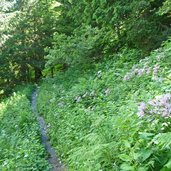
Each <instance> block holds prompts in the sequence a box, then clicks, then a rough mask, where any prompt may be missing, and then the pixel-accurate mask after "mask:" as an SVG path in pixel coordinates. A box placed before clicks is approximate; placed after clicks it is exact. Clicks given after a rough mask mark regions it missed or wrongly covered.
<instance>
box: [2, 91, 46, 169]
mask: <svg viewBox="0 0 171 171" xmlns="http://www.w3.org/2000/svg"><path fill="white" fill-rule="evenodd" d="M28 90H29V89H26V90H25V91H22V92H20V93H19V92H18V93H14V94H13V95H12V96H11V98H9V99H8V100H5V101H4V102H1V103H0V133H1V134H0V170H3V171H6V170H17V171H20V170H21V171H25V170H35V171H37V170H40V171H42V170H48V163H47V161H46V160H45V157H46V154H45V150H44V148H43V146H42V145H41V142H40V135H39V127H38V124H37V121H36V118H35V116H34V115H33V113H32V111H31V105H30V102H29V101H28V99H27V97H26V95H25V94H28V93H27V92H29V91H28Z"/></svg>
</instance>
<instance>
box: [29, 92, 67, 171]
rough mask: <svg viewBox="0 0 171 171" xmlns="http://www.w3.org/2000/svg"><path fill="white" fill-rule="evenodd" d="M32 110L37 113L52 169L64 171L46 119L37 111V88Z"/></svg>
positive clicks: (33, 97)
mask: <svg viewBox="0 0 171 171" xmlns="http://www.w3.org/2000/svg"><path fill="white" fill-rule="evenodd" d="M32 110H33V112H34V113H35V115H36V117H37V121H38V123H39V127H40V134H41V139H42V144H43V145H44V147H45V149H46V151H47V153H48V155H49V158H48V162H49V164H50V165H51V167H52V168H51V169H50V171H64V166H63V165H62V164H61V161H60V160H59V159H58V157H57V155H56V152H55V150H54V148H53V147H52V146H51V144H50V142H49V138H48V135H47V125H46V123H45V120H44V118H43V117H42V116H40V115H39V113H38V111H37V90H35V91H34V92H33V94H32Z"/></svg>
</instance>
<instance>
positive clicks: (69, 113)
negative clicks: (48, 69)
mask: <svg viewBox="0 0 171 171" xmlns="http://www.w3.org/2000/svg"><path fill="white" fill-rule="evenodd" d="M170 47H171V43H170V42H168V43H165V45H164V47H163V48H160V49H158V50H155V51H154V52H152V53H151V55H150V56H149V57H147V58H145V59H143V60H141V61H140V62H138V63H137V62H136V61H137V59H138V58H139V56H140V53H139V52H138V51H136V50H127V49H124V50H123V51H121V52H120V53H118V54H115V55H114V57H112V59H111V60H107V61H106V60H104V61H103V62H100V63H98V64H94V66H92V68H86V69H83V68H79V69H78V70H76V68H75V67H73V68H70V69H69V70H68V71H66V72H65V73H60V74H58V76H57V77H56V78H54V79H45V80H44V83H43V84H42V85H41V88H40V92H39V104H38V106H39V112H40V113H41V114H43V115H44V117H45V118H46V121H47V123H49V124H50V128H49V134H50V139H51V140H52V143H53V145H54V146H55V148H56V151H58V152H59V154H60V155H61V157H62V158H63V159H64V161H65V162H66V163H67V164H68V166H69V170H82V171H84V170H85V171H87V170H90V171H91V170H93V171H96V170H97V171H98V170H106V171H107V170H124V171H125V170H132V171H133V170H134V171H137V170H139V171H140V170H142V171H145V170H160V169H162V170H170V169H171V167H170V157H171V156H170V139H171V136H170V117H169V116H170V115H169V114H170V110H171V106H170V102H171V94H170V95H169V93H170V91H171V71H170V67H171V49H170ZM113 58H114V59H113ZM156 66H160V67H156ZM76 67H77V68H78V66H76ZM131 67H133V69H131ZM156 68H157V69H156ZM135 69H137V71H138V73H137V74H135V75H134V74H132V73H133V70H135ZM142 69H144V70H142ZM156 70H157V71H156ZM128 75H131V76H132V77H131V76H130V77H129V79H128ZM163 94H168V99H166V101H168V102H169V103H168V110H169V111H168V113H167V115H165V116H162V114H164V113H163V112H162V111H160V110H159V109H158V112H159V113H155V112H156V111H154V113H152V114H150V113H149V111H148V112H147V116H143V117H142V118H141V117H138V115H137V112H138V106H139V103H140V102H145V103H147V102H148V101H150V100H152V99H154V98H155V97H156V96H162V95H163ZM166 109H167V107H166Z"/></svg>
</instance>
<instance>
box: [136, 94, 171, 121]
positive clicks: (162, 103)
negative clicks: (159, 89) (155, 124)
mask: <svg viewBox="0 0 171 171" xmlns="http://www.w3.org/2000/svg"><path fill="white" fill-rule="evenodd" d="M137 115H138V117H140V118H142V117H144V116H147V115H160V116H162V117H171V94H170V93H167V94H164V95H162V96H157V97H156V98H154V99H153V100H151V101H149V102H148V103H144V102H141V103H140V104H139V106H138V113H137Z"/></svg>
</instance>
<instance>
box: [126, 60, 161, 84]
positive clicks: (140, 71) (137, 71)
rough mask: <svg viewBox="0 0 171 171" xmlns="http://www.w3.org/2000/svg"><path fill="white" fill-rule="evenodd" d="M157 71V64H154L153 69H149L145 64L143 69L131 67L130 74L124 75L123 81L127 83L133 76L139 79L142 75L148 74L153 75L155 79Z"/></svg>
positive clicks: (158, 67)
mask: <svg viewBox="0 0 171 171" xmlns="http://www.w3.org/2000/svg"><path fill="white" fill-rule="evenodd" d="M159 69H160V66H159V64H156V65H154V66H153V67H150V66H148V65H147V63H146V65H145V66H144V67H143V68H138V67H136V65H135V66H133V68H132V69H131V71H130V72H128V73H126V75H125V76H124V78H123V80H124V81H128V80H130V79H131V78H133V77H135V76H138V77H141V76H143V75H149V74H153V76H155V77H156V76H157V73H158V71H159Z"/></svg>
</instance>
